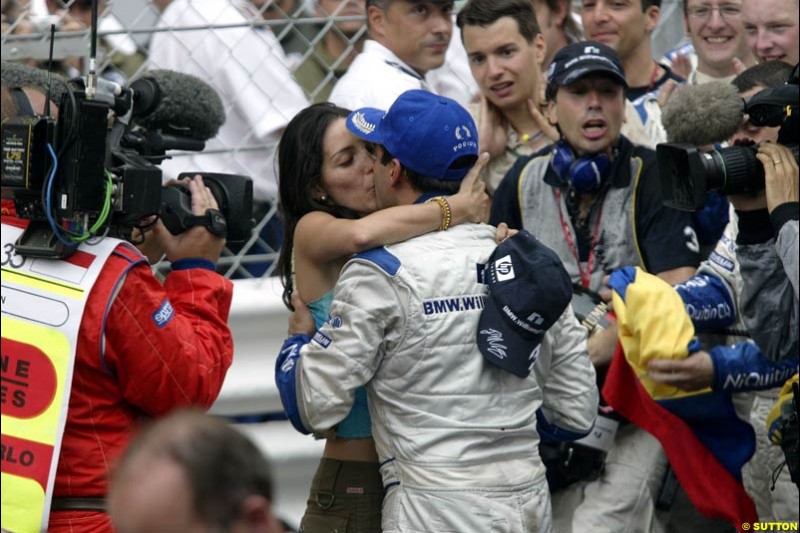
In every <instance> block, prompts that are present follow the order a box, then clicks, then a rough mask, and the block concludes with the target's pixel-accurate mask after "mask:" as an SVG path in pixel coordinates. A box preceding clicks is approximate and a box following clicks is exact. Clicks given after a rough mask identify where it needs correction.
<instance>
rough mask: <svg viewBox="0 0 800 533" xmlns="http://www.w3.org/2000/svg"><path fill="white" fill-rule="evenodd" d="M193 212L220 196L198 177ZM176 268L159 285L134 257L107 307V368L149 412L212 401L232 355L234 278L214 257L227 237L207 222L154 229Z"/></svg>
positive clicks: (193, 191) (122, 389)
mask: <svg viewBox="0 0 800 533" xmlns="http://www.w3.org/2000/svg"><path fill="white" fill-rule="evenodd" d="M188 186H189V189H190V192H191V194H192V211H193V212H194V214H196V215H200V214H202V213H204V212H205V210H206V209H213V208H216V202H215V200H214V198H213V196H212V195H211V193H210V192H209V191H208V189H207V188H206V187H205V186H203V184H202V178H199V177H195V178H194V179H193V180H191V182H189V184H188ZM154 231H155V232H156V233H157V235H156V236H157V237H158V238H159V240H160V241H161V242H162V244H163V246H164V249H165V252H166V254H167V257H168V258H169V259H170V260H171V261H172V272H170V273H169V274H168V275H167V278H166V280H165V282H164V285H163V286H162V285H161V283H159V281H158V280H157V279H156V278H155V276H154V275H153V274H152V271H151V270H150V267H149V266H148V265H146V264H144V263H138V264H135V265H134V266H133V267H131V269H130V270H129V272H128V274H127V276H126V278H125V279H124V281H123V283H122V286H121V288H120V290H119V293H118V294H117V296H116V298H115V299H114V300H113V303H112V304H111V305H110V309H109V310H108V316H107V319H106V320H105V321H98V322H99V323H103V324H104V328H103V334H104V336H105V341H106V342H105V346H106V349H105V353H104V354H101V358H102V361H103V364H104V367H105V368H106V369H107V370H108V372H109V374H110V376H111V377H113V378H114V379H115V381H116V383H117V385H116V386H117V387H118V388H119V391H120V393H121V394H122V396H124V397H125V399H126V400H127V401H129V402H130V403H132V404H134V405H136V406H138V407H139V408H140V409H142V410H143V411H144V412H146V413H148V414H149V415H158V414H162V413H164V412H166V411H169V410H171V409H173V408H175V407H178V406H187V405H199V406H202V407H210V406H211V404H212V403H213V402H214V400H215V399H216V398H217V395H218V394H219V390H220V388H221V387H222V382H223V380H224V378H225V374H226V373H227V370H228V367H229V366H230V364H231V361H232V359H233V341H232V338H231V334H230V330H229V329H228V326H227V321H228V312H229V310H230V303H231V297H232V295H233V285H232V283H231V282H230V281H229V280H227V279H225V278H224V277H222V276H220V275H219V274H217V272H216V271H215V270H214V262H215V261H216V260H217V258H218V257H219V253H220V251H221V249H222V246H223V244H224V239H222V238H220V237H216V236H214V235H212V234H211V233H210V232H209V231H208V230H207V229H206V228H204V227H194V228H191V229H190V230H188V231H186V232H184V233H182V234H180V235H172V234H171V233H169V231H168V230H167V229H166V228H165V227H164V226H163V225H161V223H160V222H159V223H158V225H157V226H156V227H155V228H154Z"/></svg>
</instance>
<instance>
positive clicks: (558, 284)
mask: <svg viewBox="0 0 800 533" xmlns="http://www.w3.org/2000/svg"><path fill="white" fill-rule="evenodd" d="M484 282H485V283H486V284H487V285H489V294H488V296H487V298H486V305H485V307H484V308H483V311H482V312H481V318H480V321H479V322H478V348H479V349H480V351H481V353H482V354H483V357H484V358H486V360H487V361H489V362H490V363H492V364H493V365H496V366H499V367H500V368H502V369H503V370H506V371H508V372H511V373H512V374H514V375H515V376H519V377H521V378H525V377H528V374H530V370H531V367H532V366H533V363H534V362H535V361H536V356H537V355H538V354H539V346H540V345H541V342H542V338H543V337H544V334H545V332H547V330H548V329H550V327H551V326H552V325H553V324H555V322H556V321H557V320H558V319H559V317H560V316H561V315H562V313H564V310H565V309H566V308H567V306H568V305H569V302H570V300H571V299H572V283H571V282H570V278H569V274H567V271H566V269H564V265H563V264H562V263H561V260H560V259H559V258H558V256H557V255H556V254H555V252H553V251H552V250H551V249H550V248H548V247H547V246H545V245H543V244H542V243H540V242H539V241H537V240H536V239H535V238H534V237H533V235H531V234H530V233H528V232H527V231H525V230H522V231H520V232H519V233H517V234H516V235H514V236H513V237H511V238H509V239H506V240H505V241H503V242H501V243H500V244H498V245H497V248H495V250H494V252H492V255H491V256H490V257H489V262H488V263H487V265H486V269H485V270H484Z"/></svg>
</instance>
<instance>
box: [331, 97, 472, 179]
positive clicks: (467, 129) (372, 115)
mask: <svg viewBox="0 0 800 533" xmlns="http://www.w3.org/2000/svg"><path fill="white" fill-rule="evenodd" d="M347 129H348V130H350V132H351V133H352V134H353V135H355V136H356V137H360V138H362V139H364V140H365V141H369V142H372V143H375V144H380V145H382V146H383V147H384V148H386V150H387V151H388V152H389V153H391V154H392V155H393V156H394V157H396V158H397V159H398V160H399V161H400V163H402V164H403V166H405V167H407V168H409V169H410V170H413V171H414V172H416V173H418V174H421V175H423V176H425V177H428V178H433V179H437V180H442V181H460V180H462V179H463V178H464V176H466V175H467V172H469V170H470V168H472V165H473V164H474V163H475V161H477V159H478V128H477V127H475V121H474V120H472V117H471V116H470V114H469V112H468V111H467V110H466V109H464V108H463V107H461V105H459V103H458V102H456V101H455V100H451V99H450V98H446V97H444V96H437V95H435V94H433V93H430V92H428V91H422V90H418V89H416V90H411V91H406V92H404V93H403V94H401V95H400V96H399V97H398V98H397V100H395V102H394V103H393V104H392V106H391V107H390V108H389V110H388V111H385V112H384V111H381V110H380V109H374V108H371V107H363V108H361V109H357V110H355V111H353V112H352V113H350V116H348V117H347ZM462 158H466V159H462Z"/></svg>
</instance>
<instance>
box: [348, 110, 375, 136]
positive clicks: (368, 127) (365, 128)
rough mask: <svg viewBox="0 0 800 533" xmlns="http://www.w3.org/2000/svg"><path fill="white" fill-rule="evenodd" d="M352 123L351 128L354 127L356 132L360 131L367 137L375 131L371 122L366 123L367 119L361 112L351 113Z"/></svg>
mask: <svg viewBox="0 0 800 533" xmlns="http://www.w3.org/2000/svg"><path fill="white" fill-rule="evenodd" d="M352 122H353V126H355V127H356V129H357V130H358V131H360V132H362V133H365V134H367V135H369V134H370V133H372V132H373V131H375V124H372V123H371V122H367V119H366V117H365V116H364V113H362V112H361V111H357V112H356V113H353V121H352Z"/></svg>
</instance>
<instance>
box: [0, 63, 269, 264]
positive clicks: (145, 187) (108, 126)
mask: <svg viewBox="0 0 800 533" xmlns="http://www.w3.org/2000/svg"><path fill="white" fill-rule="evenodd" d="M181 84H183V85H186V84H194V85H192V87H196V89H197V92H198V93H202V92H204V91H205V93H206V96H208V95H209V94H210V95H211V96H213V98H216V99H217V100H219V97H218V96H217V95H216V93H214V92H213V89H211V88H210V87H209V86H208V85H206V84H205V83H204V82H203V81H202V80H200V79H198V78H194V77H193V76H188V75H186V74H179V73H176V72H171V71H153V72H151V73H149V74H148V75H146V76H145V77H143V78H141V79H138V80H136V81H134V82H133V83H131V84H130V86H129V87H120V86H119V85H116V84H113V83H110V82H105V81H104V80H102V79H96V78H95V79H92V78H88V81H86V82H85V81H83V80H82V79H80V78H78V79H74V80H70V81H68V82H66V91H65V92H64V93H63V95H62V96H61V99H60V101H59V116H58V120H57V121H56V120H54V119H53V118H52V117H49V116H45V115H37V114H35V113H34V114H21V115H18V116H16V117H14V118H12V119H10V120H8V121H6V122H4V123H3V125H2V146H3V161H2V196H3V198H11V199H13V201H14V205H15V208H16V211H17V216H18V217H20V218H22V219H27V220H29V221H30V222H29V224H28V227H27V229H26V230H25V231H24V232H23V234H22V235H21V236H20V238H19V239H18V240H17V242H16V243H15V252H16V253H18V254H20V255H23V256H29V257H43V258H50V259H61V258H65V257H68V256H69V255H70V254H72V253H73V252H74V251H75V250H76V249H77V247H78V246H79V245H80V244H81V243H82V242H85V241H88V240H90V239H93V238H102V237H105V236H111V237H117V238H121V239H127V240H130V239H131V235H132V230H133V228H136V227H138V228H143V227H145V225H146V224H152V222H153V220H154V217H155V216H159V217H160V218H161V219H162V221H163V222H164V224H165V226H166V227H167V228H168V229H169V231H170V232H171V233H173V234H178V233H181V232H182V231H185V230H187V229H189V228H190V227H192V226H196V225H203V226H206V227H207V228H208V229H209V230H210V231H211V232H212V233H215V234H217V235H220V236H225V237H227V239H228V240H229V241H242V240H246V239H247V238H249V237H250V232H251V230H252V227H253V219H252V209H253V184H252V181H251V180H250V178H248V177H245V176H238V175H226V174H209V173H203V172H190V173H185V174H182V175H181V177H183V176H184V175H188V176H191V175H194V174H201V175H202V176H203V179H204V182H205V184H206V186H207V187H208V188H209V189H210V190H211V192H212V194H213V195H214V197H215V199H216V200H217V204H218V205H219V211H220V212H219V213H217V212H214V211H209V213H207V214H206V216H195V215H194V214H193V213H192V210H191V199H190V193H189V190H188V188H187V187H184V186H183V185H175V186H169V187H164V186H163V185H162V173H161V170H160V169H159V168H158V166H157V165H158V164H160V163H161V162H162V161H163V160H164V159H165V158H166V157H167V156H166V152H167V151H168V150H174V149H180V150H194V151H199V150H202V149H203V148H204V147H205V142H204V140H202V139H198V138H197V137H198V135H197V134H196V132H193V131H191V129H188V128H172V127H171V126H170V124H169V120H168V117H165V115H168V113H165V112H164V110H165V108H169V106H172V107H173V108H174V107H178V104H177V103H176V102H175V99H176V98H179V97H180V95H178V94H177V93H176V94H170V92H169V91H168V89H170V88H174V87H176V86H180V85H181ZM48 100H49V96H48ZM218 107H219V112H220V116H221V118H220V119H219V121H218V122H219V123H218V124H216V125H215V128H216V129H218V127H219V125H221V124H222V122H223V121H224V112H222V105H221V103H219V106H218ZM20 111H21V112H23V110H22V109H21V110H20ZM212 111H213V110H212ZM45 113H46V111H45ZM153 117H156V118H155V119H154V118H153ZM216 129H214V131H213V132H211V131H209V132H207V133H206V134H205V138H210V137H212V136H213V135H214V134H215V133H216Z"/></svg>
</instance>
